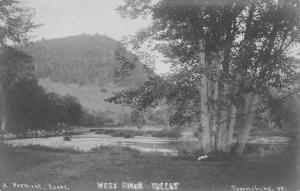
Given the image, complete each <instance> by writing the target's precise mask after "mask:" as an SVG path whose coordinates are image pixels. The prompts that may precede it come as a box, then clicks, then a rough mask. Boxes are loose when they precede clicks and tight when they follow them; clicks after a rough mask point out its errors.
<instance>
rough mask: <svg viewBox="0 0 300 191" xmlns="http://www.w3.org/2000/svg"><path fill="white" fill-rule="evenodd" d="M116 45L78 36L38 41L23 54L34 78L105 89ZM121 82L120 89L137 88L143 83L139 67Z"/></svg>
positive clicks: (105, 39)
mask: <svg viewBox="0 0 300 191" xmlns="http://www.w3.org/2000/svg"><path fill="white" fill-rule="evenodd" d="M118 44H119V42H117V41H115V40H114V39H111V38H109V37H107V36H102V35H98V34H96V35H79V36H71V37H65V38H59V39H51V40H42V41H39V42H36V43H34V44H32V45H30V46H28V47H26V48H24V51H25V52H27V53H29V54H30V55H32V56H33V57H34V59H35V65H36V75H37V77H38V78H47V77H49V78H50V80H51V81H53V82H62V83H65V84H69V83H75V84H79V85H86V84H94V85H99V86H106V85H108V84H109V83H111V82H112V81H113V73H114V68H115V66H116V64H117V62H116V60H115V58H114V50H115V48H116V47H117V46H118ZM132 73H133V75H130V76H129V77H127V78H126V79H125V81H123V85H124V86H135V85H139V84H140V83H142V82H143V81H145V80H146V79H147V77H146V76H147V75H146V72H145V71H144V69H143V66H142V65H141V64H138V65H137V66H136V68H135V70H133V71H132Z"/></svg>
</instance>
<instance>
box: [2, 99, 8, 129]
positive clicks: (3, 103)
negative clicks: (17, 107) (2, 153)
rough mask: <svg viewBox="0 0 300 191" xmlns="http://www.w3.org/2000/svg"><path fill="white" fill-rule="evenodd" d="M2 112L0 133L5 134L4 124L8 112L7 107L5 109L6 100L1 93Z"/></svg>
mask: <svg viewBox="0 0 300 191" xmlns="http://www.w3.org/2000/svg"><path fill="white" fill-rule="evenodd" d="M1 101H2V110H1V112H2V113H1V131H2V133H5V132H6V122H7V112H8V107H7V105H8V104H7V100H6V95H5V93H3V95H2V100H1Z"/></svg>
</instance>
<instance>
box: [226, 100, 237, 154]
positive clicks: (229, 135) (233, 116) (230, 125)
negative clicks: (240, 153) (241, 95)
mask: <svg viewBox="0 0 300 191" xmlns="http://www.w3.org/2000/svg"><path fill="white" fill-rule="evenodd" d="M236 113H237V109H236V106H235V105H233V104H232V105H231V109H230V117H229V119H228V126H227V134H226V140H225V141H226V142H225V147H224V152H226V153H229V152H230V151H231V148H232V143H233V133H234V127H235V121H236Z"/></svg>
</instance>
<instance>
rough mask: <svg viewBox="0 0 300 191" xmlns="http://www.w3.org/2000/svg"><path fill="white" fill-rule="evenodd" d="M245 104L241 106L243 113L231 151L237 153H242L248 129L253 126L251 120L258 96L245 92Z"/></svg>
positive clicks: (252, 119)
mask: <svg viewBox="0 0 300 191" xmlns="http://www.w3.org/2000/svg"><path fill="white" fill-rule="evenodd" d="M244 100H245V104H244V107H243V115H242V117H241V118H240V119H239V120H241V121H240V123H239V125H240V127H239V128H240V129H239V133H238V136H237V140H236V144H235V147H234V149H233V152H234V153H235V154H237V155H242V154H243V153H244V149H245V145H246V142H247V140H248V137H249V134H250V131H251V129H252V127H253V122H254V119H255V111H256V109H257V107H258V103H259V96H258V95H257V94H254V93H247V94H246V95H245V98H244Z"/></svg>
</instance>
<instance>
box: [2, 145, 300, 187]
mask: <svg viewBox="0 0 300 191" xmlns="http://www.w3.org/2000/svg"><path fill="white" fill-rule="evenodd" d="M295 159H296V158H295V157H294V156H293V155H292V153H291V152H287V153H286V154H285V155H282V154H281V155H278V156H268V157H263V158H262V157H257V158H255V157H254V158H253V157H252V158H247V157H243V158H230V159H226V160H225V159H224V160H218V161H196V160H183V159H180V158H176V157H166V156H158V155H149V154H143V153H139V152H135V151H134V150H130V149H119V150H116V149H110V148H109V147H107V148H106V149H102V150H100V151H97V152H90V153H72V152H69V151H65V152H64V151H62V152H54V151H51V150H38V149H35V150H33V149H30V148H13V147H9V146H3V145H2V146H1V147H0V180H1V181H0V183H1V184H3V183H6V184H12V182H15V183H26V184H41V185H47V184H52V185H66V186H67V187H68V188H70V190H72V191H83V190H84V191H97V190H99V189H97V182H98V183H99V182H114V183H117V184H118V185H121V183H122V182H142V183H143V190H153V189H152V187H151V183H153V182H166V183H174V182H175V183H176V182H178V183H180V184H179V190H186V191H193V190H197V191H198V190H214V191H217V190H231V187H230V186H231V185H237V186H254V185H256V186H286V187H287V188H292V187H294V188H297V187H295V186H296V183H297V181H298V179H297V167H298V165H299V163H297V160H295ZM298 184H299V183H298ZM298 186H299V185H298ZM298 188H299V187H298ZM10 190H12V189H10ZM23 190H24V189H23ZM117 190H121V189H119V188H117ZM123 190H124V189H123ZM294 190H296V189H294Z"/></svg>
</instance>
